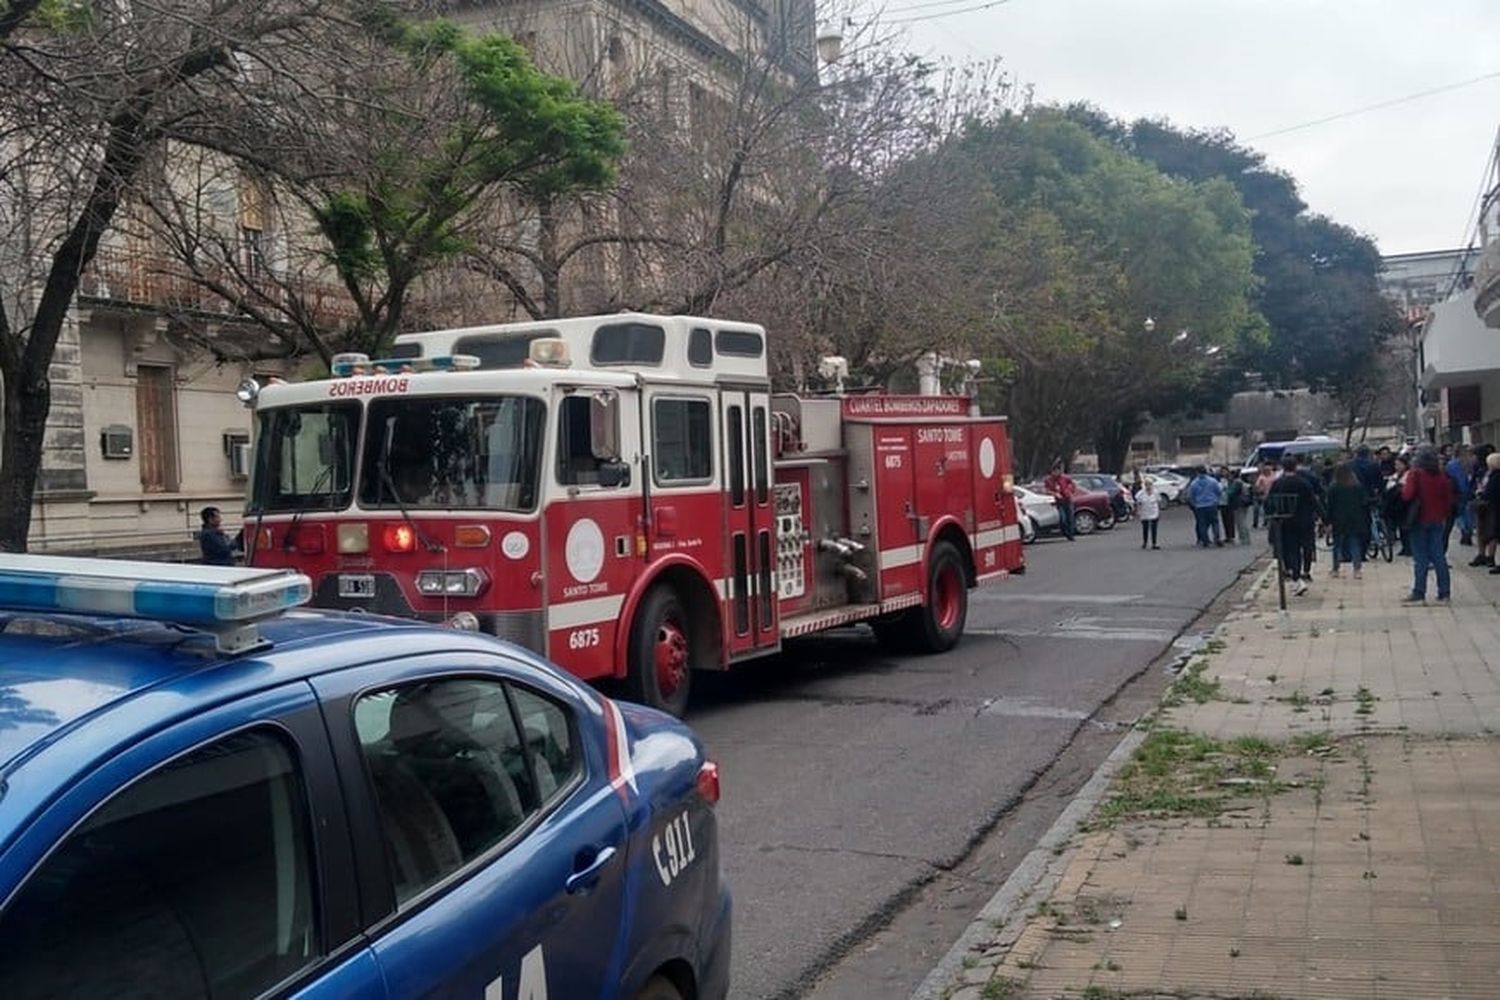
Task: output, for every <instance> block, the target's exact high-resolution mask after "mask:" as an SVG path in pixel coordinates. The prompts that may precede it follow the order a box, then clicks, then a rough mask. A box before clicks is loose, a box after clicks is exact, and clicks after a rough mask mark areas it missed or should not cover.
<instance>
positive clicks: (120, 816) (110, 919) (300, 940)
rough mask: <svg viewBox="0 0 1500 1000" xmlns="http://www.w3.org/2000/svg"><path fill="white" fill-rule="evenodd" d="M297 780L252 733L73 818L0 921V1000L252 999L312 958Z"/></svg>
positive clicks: (306, 849)
mask: <svg viewBox="0 0 1500 1000" xmlns="http://www.w3.org/2000/svg"><path fill="white" fill-rule="evenodd" d="M305 801H306V797H305V794H304V792H303V787H302V781H301V776H300V774H299V773H298V768H297V762H296V759H295V757H294V756H293V754H292V752H291V750H290V748H289V747H288V746H287V745H286V744H285V743H284V742H283V740H282V738H281V737H280V736H279V735H277V734H275V733H272V732H269V731H264V730H251V731H248V732H244V733H240V734H237V735H235V736H231V737H229V738H227V739H224V740H220V741H219V742H217V743H214V744H212V745H210V746H207V747H205V748H203V749H201V750H197V751H195V752H193V753H191V754H188V755H187V756H185V757H183V758H180V759H179V760H176V761H174V762H172V763H171V764H168V765H166V766H164V767H162V768H159V769H158V770H156V771H154V772H152V773H151V774H149V775H147V776H146V777H145V778H143V779H141V780H140V781H137V782H136V783H134V784H133V785H131V786H130V787H128V788H126V789H125V790H124V791H122V792H120V793H119V794H118V795H116V796H115V797H114V798H113V799H111V800H110V801H109V802H107V803H105V804H104V806H103V807H101V808H100V809H99V810H98V811H97V812H95V813H94V814H93V815H92V816H91V817H89V818H88V819H87V820H86V821H84V823H83V825H82V826H80V827H79V828H78V829H77V830H75V831H74V832H73V833H72V834H71V835H70V836H69V837H68V839H67V840H65V841H64V842H63V843H62V845H61V846H60V847H58V848H57V850H56V851H55V852H54V853H53V854H52V855H51V857H49V858H48V859H47V860H46V861H45V862H44V863H43V864H42V866H41V867H40V868H39V869H38V870H37V871H36V872H35V873H34V874H33V875H32V876H31V878H30V879H29V880H28V881H27V883H26V884H25V885H24V886H23V887H22V889H21V891H20V892H19V894H18V895H17V896H16V897H15V899H14V900H13V901H12V903H11V904H10V906H9V908H8V909H7V910H6V911H5V913H4V915H3V917H0V942H4V945H3V947H0V996H6V997H34V996H80V997H88V996H99V997H102V996H119V995H121V994H122V993H123V992H126V991H128V992H129V993H130V994H131V995H133V996H162V997H167V996H173V997H176V996H215V997H220V996H236V997H237V996H254V995H255V994H258V993H262V992H264V991H266V990H268V989H270V988H271V987H273V986H275V985H276V984H277V983H280V982H281V981H283V980H285V979H286V978H287V977H288V976H291V975H293V974H294V973H296V972H298V971H299V970H301V969H302V968H304V967H305V966H307V965H309V964H311V963H312V962H313V961H315V960H316V959H317V958H318V957H319V956H321V955H322V954H323V953H324V942H323V941H322V940H321V937H320V934H319V930H318V920H317V918H316V912H315V897H314V892H313V884H314V882H313V853H312V848H311V840H310V835H309V824H308V816H307V810H306V806H305Z"/></svg>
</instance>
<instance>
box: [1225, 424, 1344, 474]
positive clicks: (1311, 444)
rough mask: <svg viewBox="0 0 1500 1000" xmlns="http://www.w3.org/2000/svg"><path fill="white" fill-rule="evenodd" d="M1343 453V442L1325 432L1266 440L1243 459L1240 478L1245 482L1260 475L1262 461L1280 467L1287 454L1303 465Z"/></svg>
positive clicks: (1316, 462) (1317, 462) (1332, 457)
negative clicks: (1243, 463) (1287, 438)
mask: <svg viewBox="0 0 1500 1000" xmlns="http://www.w3.org/2000/svg"><path fill="white" fill-rule="evenodd" d="M1343 454H1344V444H1343V442H1342V441H1339V440H1338V439H1337V438H1331V437H1328V436H1327V435H1326V434H1310V435H1307V436H1304V437H1299V438H1297V439H1295V440H1293V441H1267V442H1265V443H1264V444H1262V445H1261V446H1260V447H1259V448H1256V449H1255V451H1254V452H1253V453H1252V454H1251V455H1250V457H1249V458H1248V459H1246V460H1245V466H1244V468H1242V469H1240V478H1241V479H1243V480H1244V481H1245V482H1247V483H1250V482H1254V481H1255V477H1256V476H1258V475H1260V467H1261V465H1262V464H1263V463H1265V462H1269V463H1271V464H1272V465H1274V466H1276V467H1277V468H1278V469H1280V468H1281V460H1282V459H1283V458H1285V457H1286V456H1287V455H1296V456H1297V459H1298V460H1299V461H1300V462H1301V463H1302V464H1303V465H1307V464H1309V463H1314V464H1318V465H1321V464H1322V463H1323V459H1325V458H1331V459H1333V460H1334V461H1338V460H1339V459H1340V458H1341V457H1343Z"/></svg>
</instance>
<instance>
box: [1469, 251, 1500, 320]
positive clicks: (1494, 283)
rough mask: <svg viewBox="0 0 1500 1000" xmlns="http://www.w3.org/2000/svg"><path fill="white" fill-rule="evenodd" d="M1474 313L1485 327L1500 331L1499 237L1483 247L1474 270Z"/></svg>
mask: <svg viewBox="0 0 1500 1000" xmlns="http://www.w3.org/2000/svg"><path fill="white" fill-rule="evenodd" d="M1474 311H1475V312H1476V313H1478V314H1479V318H1480V319H1482V320H1484V325H1485V326H1489V327H1493V328H1495V329H1500V237H1497V238H1495V239H1493V240H1490V242H1489V243H1488V244H1486V245H1485V248H1484V253H1482V254H1481V255H1480V257H1479V265H1478V266H1477V267H1476V268H1475V269H1474Z"/></svg>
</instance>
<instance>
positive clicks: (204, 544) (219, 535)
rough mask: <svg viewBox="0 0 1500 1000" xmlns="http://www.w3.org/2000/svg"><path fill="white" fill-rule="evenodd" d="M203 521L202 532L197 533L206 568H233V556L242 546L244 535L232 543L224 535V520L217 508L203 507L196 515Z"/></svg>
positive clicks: (237, 536) (236, 537)
mask: <svg viewBox="0 0 1500 1000" xmlns="http://www.w3.org/2000/svg"><path fill="white" fill-rule="evenodd" d="M198 516H199V517H201V518H202V519H203V530H201V531H199V532H198V548H199V550H200V551H202V553H203V563H204V565H206V566H233V565H234V554H235V552H237V551H239V550H240V548H241V547H242V546H243V545H244V542H243V538H244V535H243V533H241V534H240V535H236V536H235V538H234V541H232V542H231V541H230V540H229V536H228V535H226V534H225V533H224V518H223V517H222V516H221V515H220V514H219V508H217V507H204V508H203V510H202V511H201V512H200V513H199V515H198Z"/></svg>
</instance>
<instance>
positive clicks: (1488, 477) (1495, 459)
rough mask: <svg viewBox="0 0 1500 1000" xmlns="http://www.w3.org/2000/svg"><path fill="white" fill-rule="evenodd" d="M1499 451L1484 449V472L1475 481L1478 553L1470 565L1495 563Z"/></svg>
mask: <svg viewBox="0 0 1500 1000" xmlns="http://www.w3.org/2000/svg"><path fill="white" fill-rule="evenodd" d="M1497 468H1500V451H1496V450H1494V448H1490V450H1487V451H1485V468H1484V472H1481V474H1479V475H1478V477H1476V481H1475V501H1473V504H1475V541H1478V543H1479V555H1476V556H1475V559H1473V562H1470V564H1469V565H1472V567H1491V570H1493V568H1494V565H1496V513H1497V511H1496V502H1494V501H1496V496H1497V495H1500V472H1497V471H1496V469H1497Z"/></svg>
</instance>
